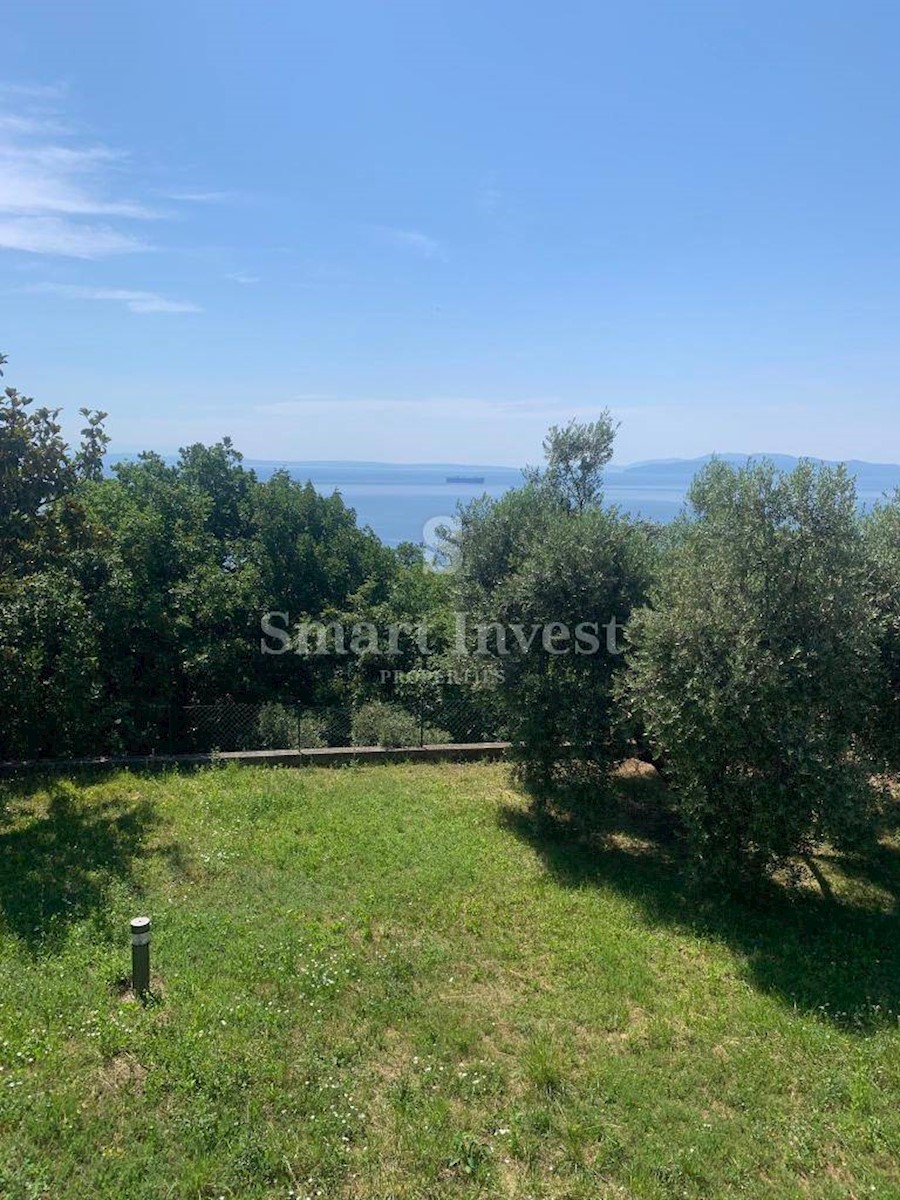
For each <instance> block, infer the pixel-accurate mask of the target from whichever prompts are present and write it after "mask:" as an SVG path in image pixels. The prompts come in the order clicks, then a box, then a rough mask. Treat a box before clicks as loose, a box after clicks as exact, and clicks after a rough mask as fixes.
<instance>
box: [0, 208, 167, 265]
mask: <svg viewBox="0 0 900 1200" xmlns="http://www.w3.org/2000/svg"><path fill="white" fill-rule="evenodd" d="M147 248H148V247H147V245H146V243H145V242H143V241H141V240H140V239H139V238H135V237H132V236H131V235H130V234H127V233H120V232H119V231H118V230H116V229H111V228H109V226H106V225H91V224H85V223H83V222H80V221H67V220H62V219H60V218H59V217H32V216H27V217H8V218H6V219H4V217H3V216H2V214H0V249H3V250H26V251H29V252H30V253H32V254H59V255H65V256H66V257H69V258H100V257H102V256H104V255H107V254H122V253H125V252H128V251H135V250H146V249H147Z"/></svg>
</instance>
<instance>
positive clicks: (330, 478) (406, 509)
mask: <svg viewBox="0 0 900 1200" xmlns="http://www.w3.org/2000/svg"><path fill="white" fill-rule="evenodd" d="M133 457H134V456H133V455H130V454H118V455H111V456H110V457H109V460H108V465H109V467H110V468H111V467H112V465H113V464H114V463H115V462H116V461H119V460H122V459H130V458H133ZM164 457H165V458H166V461H168V462H174V461H175V458H174V456H170V455H165V456H164ZM718 457H720V458H723V459H725V460H726V461H729V462H733V463H736V464H739V465H740V464H743V463H745V462H746V461H747V460H748V458H750V457H752V458H759V457H769V458H771V459H772V461H773V462H774V463H775V464H776V466H778V467H780V468H782V469H784V470H790V469H791V468H792V467H793V466H795V465H796V463H797V462H798V460H797V459H796V458H793V457H790V456H788V455H778V454H773V455H766V456H760V455H752V456H750V455H746V454H722V455H719V456H718ZM708 461H709V456H706V457H704V458H696V459H655V460H652V461H649V462H644V463H633V464H630V465H628V466H615V465H610V466H609V467H608V468H607V471H606V475H605V485H604V497H605V503H607V504H610V505H616V506H617V507H619V508H620V509H622V511H623V512H627V513H630V514H632V515H633V516H636V517H643V518H645V519H647V520H651V521H660V522H668V521H671V520H672V519H673V518H674V517H675V516H677V514H678V513H679V512H680V511H681V510H682V508H683V506H684V503H685V497H686V495H687V490H688V488H689V486H690V482H691V479H692V478H693V477H694V475H695V474H696V473H697V471H698V470H699V469H700V468H701V467H702V466H703V465H704V464H705V463H706V462H708ZM815 461H821V460H815ZM244 466H246V467H250V468H252V469H253V470H254V471H255V472H256V474H257V475H258V476H259V478H261V479H267V478H269V477H270V476H271V475H272V474H273V473H274V472H275V471H276V470H279V469H282V470H287V471H288V472H289V473H290V474H291V475H292V476H293V477H294V478H295V479H298V480H301V481H303V482H305V481H306V480H309V481H310V482H311V483H312V484H313V486H314V487H315V488H316V489H317V490H318V491H319V492H321V493H322V494H323V495H331V494H332V493H333V492H336V491H337V492H340V494H341V496H342V497H343V500H344V502H345V503H346V504H347V505H348V506H349V507H351V508H352V509H354V511H355V512H356V517H357V521H358V523H359V524H360V525H363V526H366V525H367V526H368V527H369V528H370V529H372V530H373V531H374V532H375V533H376V534H377V535H378V537H379V538H381V540H382V541H383V542H385V543H386V544H387V545H390V546H397V545H399V544H400V543H401V542H415V543H417V544H424V545H425V546H426V547H428V546H433V545H435V544H437V543H438V542H439V540H440V539H439V538H436V537H435V530H436V529H438V528H439V527H440V526H444V525H451V524H452V522H453V519H454V517H455V515H456V513H457V511H458V509H459V507H460V505H465V504H468V503H469V502H470V501H472V500H473V499H475V498H476V497H478V496H483V495H485V494H486V495H488V496H493V497H497V496H502V495H503V493H504V492H506V491H508V490H509V489H510V488H514V487H519V486H520V485H521V483H522V472H521V471H520V470H519V469H518V468H517V467H500V466H480V465H477V464H476V465H474V466H472V465H460V464H458V463H414V464H403V463H380V462H278V461H272V460H261V459H245V460H244ZM847 467H848V469H849V470H850V472H851V473H852V474H853V475H854V476H855V477H856V484H857V494H858V497H859V501H860V506H861V507H862V508H869V507H871V506H872V504H874V503H876V502H877V501H878V500H879V499H880V498H882V497H883V496H885V495H887V494H890V493H893V491H894V490H895V489H897V488H900V465H897V464H893V463H866V462H857V461H851V462H848V463H847Z"/></svg>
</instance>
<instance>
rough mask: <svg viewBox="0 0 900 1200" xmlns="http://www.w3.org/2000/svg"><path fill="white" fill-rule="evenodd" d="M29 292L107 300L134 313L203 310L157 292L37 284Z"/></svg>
mask: <svg viewBox="0 0 900 1200" xmlns="http://www.w3.org/2000/svg"><path fill="white" fill-rule="evenodd" d="M27 291H29V292H45V293H50V294H51V295H54V296H64V297H67V298H69V299H71V300H105V301H110V302H112V303H117V304H124V306H125V307H126V308H127V309H128V311H129V312H133V313H197V312H202V311H203V310H202V309H201V308H199V307H198V306H197V305H196V304H188V303H186V302H185V301H182V300H169V299H167V298H166V297H165V296H160V295H158V294H157V293H156V292H136V291H131V290H129V289H127V288H98V287H80V286H78V285H75V284H67V283H36V284H34V285H33V286H32V287H30V288H28V289H27Z"/></svg>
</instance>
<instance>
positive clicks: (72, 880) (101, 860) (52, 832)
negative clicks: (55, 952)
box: [0, 779, 172, 951]
mask: <svg viewBox="0 0 900 1200" xmlns="http://www.w3.org/2000/svg"><path fill="white" fill-rule="evenodd" d="M85 782H86V781H85V780H80V781H79V783H80V784H84V783H85ZM37 789H38V785H36V783H35V781H34V780H32V781H31V783H30V785H24V784H23V785H16V784H12V785H10V784H4V785H3V787H2V789H0V928H2V927H5V928H6V929H7V930H8V931H9V932H10V933H12V934H13V935H14V936H15V937H17V938H18V939H19V940H20V941H22V942H23V943H24V944H26V945H27V946H28V947H29V948H30V949H32V950H34V951H39V950H52V949H55V948H57V947H58V946H59V945H60V943H61V942H62V940H63V938H64V936H65V934H66V931H67V929H68V927H69V926H70V925H71V924H73V923H74V922H76V921H80V920H83V919H84V918H85V917H88V916H90V915H92V914H98V915H100V916H102V910H103V908H104V906H105V905H106V903H107V899H108V894H109V890H110V887H111V886H112V885H113V883H114V882H119V883H122V882H124V883H126V884H129V883H131V882H132V881H133V865H134V860H135V859H136V857H137V856H138V855H139V854H140V853H141V851H142V849H143V847H144V846H145V844H146V841H147V838H148V837H149V835H150V834H151V833H152V831H153V830H154V829H155V828H156V826H157V824H158V818H157V816H156V812H155V808H154V806H153V804H152V803H151V802H150V801H147V800H140V801H137V802H133V801H132V802H125V801H123V799H121V798H111V799H102V800H101V799H88V798H85V797H84V796H83V795H82V794H81V792H80V790H79V789H78V788H76V787H75V786H74V785H72V784H71V783H67V782H66V781H64V780H59V779H50V780H49V781H47V782H46V783H45V785H44V788H43V791H44V794H45V795H46V797H47V800H46V804H44V805H40V806H37V805H33V804H31V803H21V801H23V800H25V799H27V798H30V797H31V796H33V795H34V794H35V793H36V791H37ZM164 853H167V854H171V853H172V850H171V848H169V849H168V850H164Z"/></svg>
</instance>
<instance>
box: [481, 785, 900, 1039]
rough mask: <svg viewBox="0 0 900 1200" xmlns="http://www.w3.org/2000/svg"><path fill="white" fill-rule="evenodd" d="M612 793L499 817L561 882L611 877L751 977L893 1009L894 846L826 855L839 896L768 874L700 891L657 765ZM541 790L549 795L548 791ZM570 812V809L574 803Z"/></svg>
mask: <svg viewBox="0 0 900 1200" xmlns="http://www.w3.org/2000/svg"><path fill="white" fill-rule="evenodd" d="M604 791H605V792H608V794H606V795H603V796H602V797H601V796H599V795H595V803H594V804H593V806H592V805H591V804H590V803H589V802H588V798H587V796H586V794H585V790H584V786H583V784H582V785H580V786H579V793H578V796H577V800H576V802H575V804H574V805H572V804H571V803H569V804H567V801H568V800H570V799H571V797H567V796H565V795H564V794H563V795H557V796H556V797H555V799H556V800H557V801H561V803H557V804H551V805H550V807H549V809H548V807H547V805H546V804H545V805H543V806H541V807H539V808H537V809H536V810H532V811H523V810H522V809H520V808H515V807H512V806H510V807H507V808H505V809H503V810H502V811H501V814H500V820H501V823H502V824H503V825H504V826H505V827H506V828H507V829H509V830H511V831H512V832H513V833H514V834H515V835H516V836H517V837H519V838H521V839H522V840H523V841H525V842H527V843H528V844H529V845H530V846H532V847H533V848H534V850H535V851H536V852H537V854H538V855H539V856H540V858H541V859H542V860H543V862H544V863H545V865H546V867H547V869H548V870H549V871H550V872H551V873H552V874H553V876H554V878H555V879H556V880H557V881H558V882H559V883H560V884H561V885H562V886H564V887H575V888H584V887H586V886H587V887H589V886H596V887H604V888H610V887H611V888H614V889H615V890H617V891H619V892H621V893H622V894H623V895H625V896H627V897H628V898H629V899H630V900H631V901H633V902H635V903H637V904H638V905H639V906H640V908H641V909H642V910H643V912H644V914H645V916H646V918H647V920H648V921H652V922H654V923H657V924H663V925H669V926H672V927H673V928H675V929H678V930H682V931H685V932H689V933H691V934H695V935H699V936H702V937H708V938H710V939H714V940H718V941H722V942H724V943H725V944H727V945H728V946H729V947H731V948H732V949H733V950H735V951H736V952H737V953H739V954H740V955H741V956H742V958H743V959H744V962H745V964H746V973H747V979H748V980H749V981H750V982H751V983H752V984H753V986H755V987H757V988H759V989H761V990H762V991H764V992H767V993H771V994H773V995H775V996H777V997H778V998H779V999H780V1000H781V1001H782V1002H783V1003H785V1004H786V1005H789V1006H791V1007H796V1008H798V1009H800V1010H802V1011H807V1012H808V1011H815V1012H816V1013H817V1014H819V1015H821V1016H822V1017H823V1018H824V1019H827V1020H829V1021H831V1022H833V1023H835V1024H837V1025H840V1026H841V1027H844V1028H847V1029H853V1030H858V1031H860V1032H867V1031H871V1030H872V1029H875V1028H878V1027H888V1026H893V1027H894V1028H896V1027H897V1021H898V1019H900V915H898V903H897V901H898V897H900V853H898V850H897V849H896V848H895V847H894V846H891V845H889V844H885V843H884V842H881V843H878V844H877V845H876V846H873V847H872V849H871V851H870V852H868V853H866V854H864V855H862V854H861V855H856V856H841V855H837V854H831V855H827V856H822V858H821V860H820V861H821V862H822V863H823V864H824V865H826V867H827V869H828V872H829V874H830V875H831V878H832V881H833V882H836V883H837V899H836V902H835V901H829V900H828V899H827V898H825V897H824V896H822V895H821V893H819V892H818V891H817V890H814V888H813V887H807V886H803V887H801V886H796V885H793V886H791V885H787V884H785V885H781V884H779V883H778V882H773V883H772V884H771V885H769V886H767V887H766V888H765V889H764V890H763V891H761V892H760V893H759V894H756V895H754V896H753V898H752V900H751V899H747V900H746V901H742V900H738V899H734V898H731V897H728V898H723V897H721V896H709V895H703V894H702V893H701V892H698V890H697V889H696V888H695V887H691V886H690V885H689V884H688V883H687V882H686V876H685V871H684V866H685V863H684V856H683V852H682V850H681V847H680V844H679V839H678V836H677V827H676V824H675V822H674V821H673V820H672V818H671V817H670V816H669V815H668V814H667V812H666V803H665V792H664V788H663V786H662V784H661V781H660V780H659V778H658V776H656V775H655V773H652V774H638V773H635V774H632V775H630V776H626V777H622V776H619V777H617V778H616V779H615V780H614V781H613V784H612V787H611V789H604ZM545 799H546V797H545ZM573 813H574V815H573Z"/></svg>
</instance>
